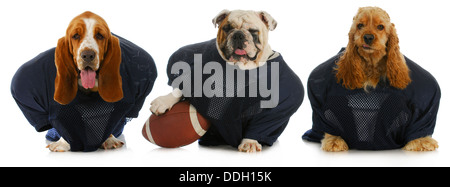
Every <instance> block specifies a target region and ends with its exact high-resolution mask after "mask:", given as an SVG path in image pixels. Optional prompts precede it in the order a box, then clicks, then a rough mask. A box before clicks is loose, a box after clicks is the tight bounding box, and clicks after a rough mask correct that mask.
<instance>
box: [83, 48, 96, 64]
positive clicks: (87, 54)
mask: <svg viewBox="0 0 450 187" xmlns="http://www.w3.org/2000/svg"><path fill="white" fill-rule="evenodd" d="M81 58H82V59H83V60H84V62H87V63H89V62H92V60H94V58H95V51H93V50H84V51H82V52H81Z"/></svg>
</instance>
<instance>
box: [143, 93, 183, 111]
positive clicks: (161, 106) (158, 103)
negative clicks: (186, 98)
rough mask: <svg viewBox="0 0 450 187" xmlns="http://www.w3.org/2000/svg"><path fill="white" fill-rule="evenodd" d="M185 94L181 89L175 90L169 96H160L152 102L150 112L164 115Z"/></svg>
mask: <svg viewBox="0 0 450 187" xmlns="http://www.w3.org/2000/svg"><path fill="white" fill-rule="evenodd" d="M182 96H183V93H182V92H181V90H180V89H178V88H175V89H173V91H172V92H171V93H169V94H167V95H163V96H159V97H157V98H156V99H155V100H153V101H152V103H150V104H151V107H150V111H152V112H153V113H154V114H156V115H160V114H164V113H165V112H166V110H170V109H171V108H172V106H173V105H174V104H176V103H178V101H180V99H181V97H182Z"/></svg>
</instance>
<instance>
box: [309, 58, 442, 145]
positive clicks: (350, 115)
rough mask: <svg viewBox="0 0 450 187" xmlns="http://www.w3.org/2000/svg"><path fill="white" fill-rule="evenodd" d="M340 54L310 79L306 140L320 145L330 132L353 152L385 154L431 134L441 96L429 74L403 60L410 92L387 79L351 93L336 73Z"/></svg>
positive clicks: (436, 84) (318, 68) (313, 73)
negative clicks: (309, 121)
mask: <svg viewBox="0 0 450 187" xmlns="http://www.w3.org/2000/svg"><path fill="white" fill-rule="evenodd" d="M343 50H344V49H343ZM343 50H341V52H342V51H343ZM341 54H342V53H340V54H338V55H336V56H334V57H332V58H331V59H329V60H327V61H326V62H324V63H323V64H321V65H319V66H318V67H317V68H316V69H314V70H313V71H312V73H311V75H310V76H309V79H308V96H309V99H310V102H311V107H312V109H313V118H312V119H313V127H312V129H311V130H309V131H307V132H306V133H305V134H304V135H303V138H304V139H306V140H310V141H314V142H320V140H321V139H322V138H323V133H324V132H326V133H329V134H332V135H336V136H341V137H342V138H343V139H344V140H345V142H346V143H347V144H348V146H349V148H350V149H366V150H382V149H395V148H401V147H403V146H404V145H405V144H406V143H407V142H409V141H410V140H414V139H416V138H420V137H424V136H427V135H432V134H433V130H434V127H435V124H436V116H437V112H438V108H439V100H440V96H441V93H440V88H439V85H438V83H437V81H436V80H435V79H434V77H433V76H432V75H431V74H430V73H428V72H427V71H426V70H424V69H422V68H421V67H420V66H419V65H417V64H416V63H414V62H413V61H411V60H410V59H408V58H406V57H405V59H406V64H407V65H408V68H409V70H410V77H411V80H412V82H411V83H410V85H408V87H407V88H406V89H404V90H399V89H396V88H394V87H391V86H389V82H388V80H386V82H380V83H379V85H378V86H377V87H376V89H373V90H370V92H369V93H366V92H365V91H364V90H363V89H355V90H347V89H345V88H344V87H342V86H341V85H340V84H339V83H337V81H336V78H335V73H334V70H333V69H334V68H335V67H336V62H337V61H338V60H339V57H340V55H341Z"/></svg>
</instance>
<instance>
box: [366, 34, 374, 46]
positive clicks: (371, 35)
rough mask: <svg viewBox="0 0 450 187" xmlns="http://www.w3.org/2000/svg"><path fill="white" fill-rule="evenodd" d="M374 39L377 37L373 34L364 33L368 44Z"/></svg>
mask: <svg viewBox="0 0 450 187" xmlns="http://www.w3.org/2000/svg"><path fill="white" fill-rule="evenodd" d="M373 39H375V36H373V34H366V35H364V42H366V44H371V43H372V41H373Z"/></svg>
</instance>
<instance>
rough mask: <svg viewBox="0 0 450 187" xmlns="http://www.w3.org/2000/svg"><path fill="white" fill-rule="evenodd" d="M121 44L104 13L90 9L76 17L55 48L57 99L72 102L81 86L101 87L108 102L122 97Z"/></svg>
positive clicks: (87, 87)
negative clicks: (98, 13) (104, 17)
mask: <svg viewBox="0 0 450 187" xmlns="http://www.w3.org/2000/svg"><path fill="white" fill-rule="evenodd" d="M119 45H120V44H119V39H118V38H117V37H115V36H113V35H111V32H110V30H109V28H108V25H107V24H106V22H105V20H103V19H102V18H101V17H100V16H98V15H96V14H94V13H92V12H89V11H87V12H84V13H83V14H81V15H79V16H77V17H75V18H74V19H73V20H72V21H71V22H70V24H69V27H68V28H67V31H66V36H64V37H62V38H60V39H59V40H58V45H57V47H56V51H55V65H56V69H57V75H56V79H55V94H54V99H55V101H57V102H58V103H60V104H62V105H65V104H68V103H70V102H71V101H72V100H73V99H74V98H75V96H76V94H77V91H78V88H81V89H84V90H86V91H93V92H97V91H98V92H99V94H100V96H101V97H102V98H103V100H105V101H106V102H116V101H119V100H120V99H122V98H123V93H122V78H121V76H120V62H121V50H120V47H119Z"/></svg>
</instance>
